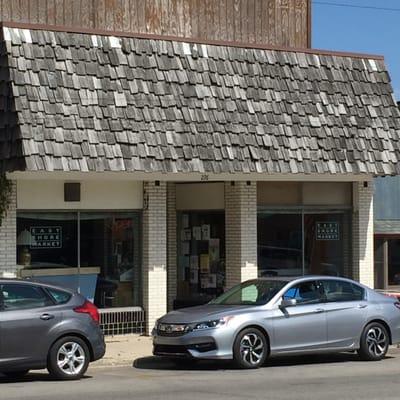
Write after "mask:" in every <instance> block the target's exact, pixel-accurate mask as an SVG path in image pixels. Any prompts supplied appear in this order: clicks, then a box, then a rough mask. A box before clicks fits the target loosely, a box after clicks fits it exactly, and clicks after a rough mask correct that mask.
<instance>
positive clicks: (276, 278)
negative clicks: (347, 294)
mask: <svg viewBox="0 0 400 400" xmlns="http://www.w3.org/2000/svg"><path fill="white" fill-rule="evenodd" d="M322 279H323V280H327V279H328V280H341V281H346V282H352V283H357V284H359V285H361V284H360V283H359V282H355V281H353V280H352V279H349V278H344V277H342V276H332V275H298V276H268V277H267V276H266V277H261V278H257V279H256V280H260V281H281V282H294V281H299V282H301V281H309V280H322Z"/></svg>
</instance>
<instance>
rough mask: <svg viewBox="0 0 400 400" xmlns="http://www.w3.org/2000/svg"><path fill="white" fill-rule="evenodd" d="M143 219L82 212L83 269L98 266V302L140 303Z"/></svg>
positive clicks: (114, 304)
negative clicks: (140, 234) (141, 228)
mask: <svg viewBox="0 0 400 400" xmlns="http://www.w3.org/2000/svg"><path fill="white" fill-rule="evenodd" d="M139 227H140V220H139V217H138V215H134V214H132V213H126V214H124V213H81V214H80V232H81V234H80V245H81V246H80V248H81V251H80V253H81V267H99V268H100V274H99V276H98V278H97V286H96V296H95V303H96V304H97V305H98V306H99V307H123V306H129V305H132V304H139V303H140V293H139V289H140V287H141V285H140V279H141V274H140V270H141V269H140V252H141V250H140V242H139Z"/></svg>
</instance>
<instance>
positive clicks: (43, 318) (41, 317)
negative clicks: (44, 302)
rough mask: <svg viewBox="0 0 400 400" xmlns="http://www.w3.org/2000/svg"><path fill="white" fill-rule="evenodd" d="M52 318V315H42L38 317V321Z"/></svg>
mask: <svg viewBox="0 0 400 400" xmlns="http://www.w3.org/2000/svg"><path fill="white" fill-rule="evenodd" d="M53 318H54V315H52V314H42V315H41V316H40V319H42V320H43V321H48V320H49V319H53Z"/></svg>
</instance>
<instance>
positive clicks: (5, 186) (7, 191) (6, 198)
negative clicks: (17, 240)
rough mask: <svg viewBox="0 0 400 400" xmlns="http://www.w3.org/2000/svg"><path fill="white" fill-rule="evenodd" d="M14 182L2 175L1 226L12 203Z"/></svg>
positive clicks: (0, 178)
mask: <svg viewBox="0 0 400 400" xmlns="http://www.w3.org/2000/svg"><path fill="white" fill-rule="evenodd" d="M11 195H12V182H11V181H9V180H8V179H7V178H6V176H5V175H0V226H1V225H2V222H3V218H4V217H5V216H6V214H7V210H8V207H9V206H10V203H11Z"/></svg>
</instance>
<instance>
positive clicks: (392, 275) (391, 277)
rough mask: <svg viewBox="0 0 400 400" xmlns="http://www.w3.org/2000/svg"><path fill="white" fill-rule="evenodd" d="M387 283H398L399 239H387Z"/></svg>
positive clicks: (399, 268) (399, 262)
mask: <svg viewBox="0 0 400 400" xmlns="http://www.w3.org/2000/svg"><path fill="white" fill-rule="evenodd" d="M387 243H388V284H389V286H399V285H400V239H397V238H396V239H388V242H387Z"/></svg>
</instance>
